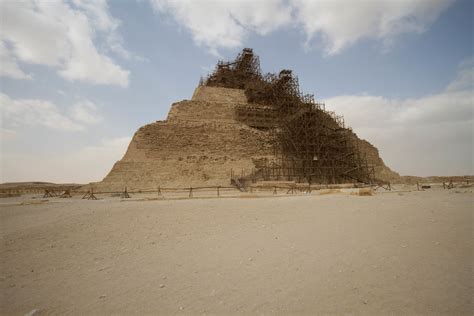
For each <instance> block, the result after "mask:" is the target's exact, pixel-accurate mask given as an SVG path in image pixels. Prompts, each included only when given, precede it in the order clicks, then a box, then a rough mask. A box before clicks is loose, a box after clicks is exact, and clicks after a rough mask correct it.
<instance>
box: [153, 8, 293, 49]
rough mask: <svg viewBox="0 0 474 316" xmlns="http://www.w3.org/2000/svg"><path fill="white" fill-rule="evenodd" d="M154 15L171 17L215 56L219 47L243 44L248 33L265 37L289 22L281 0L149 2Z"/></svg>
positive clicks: (288, 14)
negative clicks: (156, 13) (154, 12)
mask: <svg viewBox="0 0 474 316" xmlns="http://www.w3.org/2000/svg"><path fill="white" fill-rule="evenodd" d="M151 3H152V6H153V8H154V9H155V11H156V12H158V13H161V14H170V15H171V16H172V17H173V18H174V20H175V21H176V22H177V23H179V24H180V25H183V26H184V27H185V28H186V29H187V30H188V31H190V32H191V34H192V36H193V39H194V41H195V42H196V43H197V44H198V45H201V46H204V47H207V48H209V49H210V50H211V52H213V53H215V54H217V49H218V48H234V47H239V46H241V45H242V43H243V41H244V40H245V38H246V37H247V36H248V34H249V33H250V32H255V33H257V34H259V35H266V34H268V33H269V32H271V31H274V30H276V29H278V28H279V27H282V26H284V25H286V24H288V23H289V22H290V20H291V10H290V8H289V7H288V6H285V5H284V4H283V3H282V2H281V1H280V0H259V1H254V0H241V1H237V0H224V1H187V0H151Z"/></svg>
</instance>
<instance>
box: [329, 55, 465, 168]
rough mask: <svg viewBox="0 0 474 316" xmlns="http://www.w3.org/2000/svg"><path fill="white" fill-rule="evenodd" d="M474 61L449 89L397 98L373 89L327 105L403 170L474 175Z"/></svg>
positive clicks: (461, 72)
mask: <svg viewBox="0 0 474 316" xmlns="http://www.w3.org/2000/svg"><path fill="white" fill-rule="evenodd" d="M472 71H473V69H472V62H465V63H463V64H462V65H461V68H460V69H459V71H458V74H457V77H456V79H455V80H453V81H452V82H451V83H450V84H449V85H448V86H447V87H446V89H444V90H443V91H441V92H439V93H436V94H433V95H428V96H425V97H421V98H418V99H406V100H397V99H389V98H384V97H381V96H372V95H367V94H360V95H343V96H336V97H333V98H330V99H327V100H325V102H326V107H327V108H328V109H331V110H335V111H336V112H338V113H340V114H343V115H344V117H345V120H346V122H347V123H348V124H349V125H350V126H352V127H353V128H354V131H355V132H356V133H357V134H358V135H359V136H360V137H362V138H365V139H367V140H369V141H370V142H372V143H373V144H374V145H376V147H378V148H379V150H380V151H381V156H382V158H383V159H384V160H385V161H386V163H387V164H388V165H389V166H391V167H393V168H394V169H395V170H396V171H399V172H401V173H402V174H409V175H422V176H429V175H463V174H473V173H474V166H473V163H472V158H473V126H474V117H473V108H474V104H473V100H474V90H473V89H472V79H471V81H470V82H469V76H467V75H466V74H467V73H470V74H471V75H470V76H471V77H470V78H472Z"/></svg>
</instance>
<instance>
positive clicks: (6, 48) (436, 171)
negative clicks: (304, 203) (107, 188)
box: [0, 0, 474, 183]
mask: <svg viewBox="0 0 474 316" xmlns="http://www.w3.org/2000/svg"><path fill="white" fill-rule="evenodd" d="M473 3H474V1H471V0H465V1H462V0H461V1H450V0H411V1H408V0H407V1H405V0H378V1H377V0H367V1H366V0H360V1H358V0H352V1H351V0H333V1H327V0H326V1H317V0H315V1H311V0H274V1H273V0H252V1H250V0H249V1H247V0H244V1H231V0H229V1H225V0H221V1H218V0H214V1H211V0H203V1H197V0H193V1H191V0H189V1H184V0H183V1H172V0H149V1H148V0H137V1H132V0H130V1H125V0H114V1H112V0H111V1H105V0H104V1H99V0H71V1H55V0H43V1H33V0H32V1H20V0H6V1H5V0H1V1H0V41H1V42H0V59H1V65H0V66H1V67H0V75H1V77H0V115H1V137H0V141H1V148H0V149H1V152H0V154H1V170H0V171H1V173H0V182H12V181H54V182H79V183H85V182H89V181H99V180H101V179H102V178H103V177H104V176H105V175H106V173H107V172H108V171H109V170H110V168H111V167H112V165H113V163H114V162H115V161H117V160H119V159H120V158H121V157H122V156H123V154H124V153H125V150H126V147H127V145H128V143H129V141H130V139H131V137H132V135H133V133H134V132H135V131H136V130H137V129H138V128H139V127H140V126H142V125H144V124H147V123H150V122H154V121H156V120H163V119H165V118H166V115H167V112H168V110H169V108H170V105H171V103H173V102H177V101H180V100H182V99H189V98H191V95H192V93H193V90H194V88H195V87H196V85H197V83H198V81H199V77H200V76H201V75H205V74H207V73H208V72H209V71H210V70H211V69H212V68H213V67H214V65H215V63H216V62H217V60H218V59H226V60H227V59H233V58H234V57H235V55H236V54H237V53H238V52H239V51H240V50H241V49H242V48H243V47H252V48H253V49H254V51H255V53H257V54H258V55H259V56H260V61H261V66H262V69H263V71H264V72H276V71H278V70H280V69H282V68H290V69H293V70H294V73H296V74H297V75H298V76H299V82H300V86H301V88H302V89H303V90H304V91H305V92H307V93H314V94H315V96H316V98H317V99H318V100H319V101H324V102H326V107H327V108H329V109H334V110H336V111H337V112H338V113H339V114H343V115H344V116H345V118H346V123H348V124H349V125H351V126H352V127H353V129H354V131H355V132H356V133H357V134H358V135H359V136H360V137H362V138H365V139H367V140H368V141H370V142H371V143H372V144H374V145H375V146H377V147H378V148H379V151H380V154H381V156H382V158H383V159H384V160H385V162H386V164H387V165H388V166H390V167H391V168H392V169H394V170H395V171H397V172H399V173H400V174H402V175H420V176H428V175H463V174H473V173H474V170H473V169H474V167H473V147H474V146H473V126H474V125H473V106H474V105H473V100H474V98H473V97H474V91H473V90H474V88H473V73H474V71H473V69H474V58H473V10H474V4H473Z"/></svg>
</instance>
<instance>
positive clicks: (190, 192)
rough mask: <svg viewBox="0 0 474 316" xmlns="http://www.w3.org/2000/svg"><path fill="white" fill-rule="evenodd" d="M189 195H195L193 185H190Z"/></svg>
mask: <svg viewBox="0 0 474 316" xmlns="http://www.w3.org/2000/svg"><path fill="white" fill-rule="evenodd" d="M189 197H190V198H192V197H193V187H190V188H189Z"/></svg>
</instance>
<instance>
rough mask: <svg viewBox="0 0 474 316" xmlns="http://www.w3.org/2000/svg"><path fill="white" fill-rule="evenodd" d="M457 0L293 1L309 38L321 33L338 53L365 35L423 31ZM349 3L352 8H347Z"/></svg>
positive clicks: (388, 39) (389, 36)
mask: <svg viewBox="0 0 474 316" xmlns="http://www.w3.org/2000/svg"><path fill="white" fill-rule="evenodd" d="M453 2H454V0H431V1H426V0H412V1H393V0H378V1H357V4H354V5H351V4H350V3H349V2H348V1H346V0H332V1H325V0H322V1H311V0H291V5H292V7H293V8H295V11H296V21H297V22H298V23H300V24H301V25H302V26H303V29H304V31H305V33H306V36H307V38H308V41H310V40H311V39H313V38H314V37H316V36H318V35H320V36H321V37H322V39H323V41H324V46H325V52H326V53H327V54H329V55H333V54H337V53H339V52H341V51H342V50H343V49H344V48H346V47H348V46H350V45H352V44H354V43H355V42H357V41H359V40H361V39H363V38H374V39H379V40H383V41H384V42H385V43H390V42H391V41H392V40H393V38H394V37H395V36H397V35H400V34H404V33H417V34H419V33H422V32H423V31H425V30H426V28H427V27H429V26H430V25H431V24H432V23H433V22H434V21H435V20H436V19H437V18H438V16H439V15H440V14H441V12H443V11H444V10H445V9H446V8H448V7H449V6H450V5H451V4H452V3H453ZM348 6H350V8H349V7H348Z"/></svg>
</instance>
